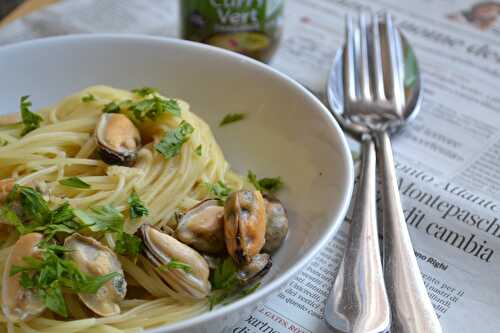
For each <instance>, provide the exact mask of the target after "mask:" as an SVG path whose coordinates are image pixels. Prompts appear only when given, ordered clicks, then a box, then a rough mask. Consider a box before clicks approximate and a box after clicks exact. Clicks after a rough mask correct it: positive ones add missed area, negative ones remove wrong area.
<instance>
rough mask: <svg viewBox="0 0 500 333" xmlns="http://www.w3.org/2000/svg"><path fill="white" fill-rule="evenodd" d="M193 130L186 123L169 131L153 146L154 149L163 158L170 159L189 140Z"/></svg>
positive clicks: (183, 122)
mask: <svg viewBox="0 0 500 333" xmlns="http://www.w3.org/2000/svg"><path fill="white" fill-rule="evenodd" d="M193 131H194V128H193V126H191V125H190V124H189V123H187V122H186V121H184V120H183V121H182V122H181V124H180V125H179V126H178V127H177V128H175V129H172V130H170V131H168V132H167V133H166V134H165V136H164V137H163V138H162V139H161V140H160V142H158V143H157V144H155V149H156V150H157V151H158V152H160V153H161V154H162V155H163V156H165V158H172V157H174V156H175V155H177V154H178V153H179V152H180V151H181V147H182V145H183V144H184V143H185V142H186V141H187V140H188V139H189V137H190V136H191V133H193Z"/></svg>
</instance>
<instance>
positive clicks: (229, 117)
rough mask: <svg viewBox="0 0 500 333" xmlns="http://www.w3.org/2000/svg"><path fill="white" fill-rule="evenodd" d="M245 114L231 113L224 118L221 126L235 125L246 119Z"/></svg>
mask: <svg viewBox="0 0 500 333" xmlns="http://www.w3.org/2000/svg"><path fill="white" fill-rule="evenodd" d="M245 117H246V114H245V113H229V114H227V115H225V116H224V118H222V120H221V122H220V124H219V126H225V125H227V124H231V123H235V122H237V121H240V120H243V119H245Z"/></svg>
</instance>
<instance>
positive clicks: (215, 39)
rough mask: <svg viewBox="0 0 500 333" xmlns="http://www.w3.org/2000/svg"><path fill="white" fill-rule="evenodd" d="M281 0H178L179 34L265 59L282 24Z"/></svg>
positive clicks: (273, 49)
mask: <svg viewBox="0 0 500 333" xmlns="http://www.w3.org/2000/svg"><path fill="white" fill-rule="evenodd" d="M284 2H285V1H284V0H180V8H181V19H180V21H181V34H182V37H183V38H184V39H188V40H192V41H197V42H202V43H206V44H210V45H214V46H218V47H222V48H225V49H228V50H231V51H235V52H238V53H241V54H244V55H247V56H249V57H252V58H255V59H258V60H261V61H264V62H267V61H269V59H270V58H271V56H272V55H273V54H274V52H275V51H276V48H277V47H278V44H279V40H280V38H281V32H282V26H283V7H284Z"/></svg>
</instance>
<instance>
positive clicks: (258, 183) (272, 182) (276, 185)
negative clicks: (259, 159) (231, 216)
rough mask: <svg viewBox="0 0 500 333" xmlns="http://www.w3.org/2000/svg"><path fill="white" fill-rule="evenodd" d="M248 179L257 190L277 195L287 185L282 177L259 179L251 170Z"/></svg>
mask: <svg viewBox="0 0 500 333" xmlns="http://www.w3.org/2000/svg"><path fill="white" fill-rule="evenodd" d="M247 178H248V181H249V182H250V183H252V185H253V186H254V187H255V189H256V190H258V191H261V192H268V193H275V192H277V191H279V190H280V189H281V188H283V186H284V185H285V184H284V183H283V180H282V179H281V177H274V178H262V179H257V176H256V175H255V173H253V172H252V171H251V170H248V174H247Z"/></svg>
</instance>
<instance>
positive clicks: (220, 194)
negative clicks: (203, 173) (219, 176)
mask: <svg viewBox="0 0 500 333" xmlns="http://www.w3.org/2000/svg"><path fill="white" fill-rule="evenodd" d="M205 186H206V187H207V188H208V192H210V193H211V194H212V197H213V198H214V199H217V200H220V201H222V202H224V201H226V199H227V197H228V196H229V194H230V193H231V192H232V189H231V188H229V187H228V186H227V185H226V184H224V182H222V181H221V180H219V181H217V182H215V183H213V184H211V183H205Z"/></svg>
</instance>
